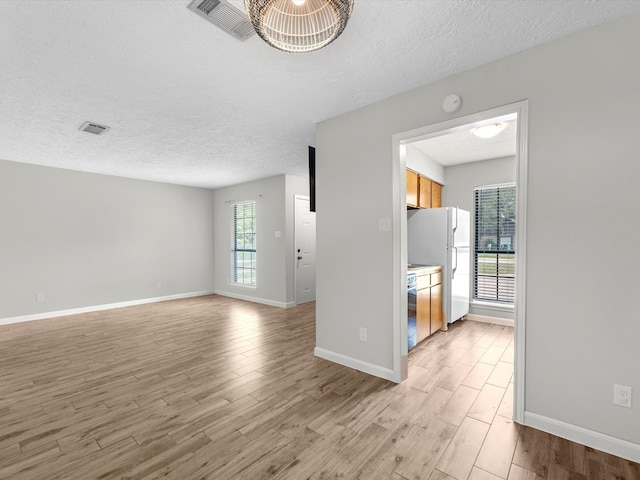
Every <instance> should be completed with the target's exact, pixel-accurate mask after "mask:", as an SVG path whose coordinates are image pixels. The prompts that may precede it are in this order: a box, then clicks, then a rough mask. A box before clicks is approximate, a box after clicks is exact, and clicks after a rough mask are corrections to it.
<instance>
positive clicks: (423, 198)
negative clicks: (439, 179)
mask: <svg viewBox="0 0 640 480" xmlns="http://www.w3.org/2000/svg"><path fill="white" fill-rule="evenodd" d="M432 183H435V182H432V181H431V180H429V179H428V178H427V177H423V176H422V175H418V207H419V208H431V184H432Z"/></svg>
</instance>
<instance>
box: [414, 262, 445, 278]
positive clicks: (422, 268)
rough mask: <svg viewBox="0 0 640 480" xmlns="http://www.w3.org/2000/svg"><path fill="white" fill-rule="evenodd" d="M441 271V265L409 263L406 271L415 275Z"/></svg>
mask: <svg viewBox="0 0 640 480" xmlns="http://www.w3.org/2000/svg"><path fill="white" fill-rule="evenodd" d="M440 271H442V266H441V265H415V264H413V265H409V266H407V273H415V274H416V275H427V274H429V273H437V272H440Z"/></svg>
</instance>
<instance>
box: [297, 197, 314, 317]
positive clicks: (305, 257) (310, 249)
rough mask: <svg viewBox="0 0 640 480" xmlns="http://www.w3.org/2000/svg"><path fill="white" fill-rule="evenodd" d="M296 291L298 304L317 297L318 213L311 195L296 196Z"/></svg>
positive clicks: (311, 300)
mask: <svg viewBox="0 0 640 480" xmlns="http://www.w3.org/2000/svg"><path fill="white" fill-rule="evenodd" d="M294 215H295V226H294V232H295V233H294V237H295V257H294V261H295V284H296V285H295V292H296V305H300V304H302V303H307V302H313V301H314V300H315V299H316V214H315V212H312V211H311V210H310V200H309V197H305V196H301V195H296V197H295V209H294Z"/></svg>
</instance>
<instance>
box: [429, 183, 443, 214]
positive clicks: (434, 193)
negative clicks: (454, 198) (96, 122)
mask: <svg viewBox="0 0 640 480" xmlns="http://www.w3.org/2000/svg"><path fill="white" fill-rule="evenodd" d="M440 207H442V185H440V184H439V183H436V182H431V208H440Z"/></svg>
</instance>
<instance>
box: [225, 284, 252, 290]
mask: <svg viewBox="0 0 640 480" xmlns="http://www.w3.org/2000/svg"><path fill="white" fill-rule="evenodd" d="M227 285H229V286H230V287H238V288H243V289H245V290H258V287H257V286H256V285H245V284H243V283H233V282H229V283H227Z"/></svg>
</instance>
